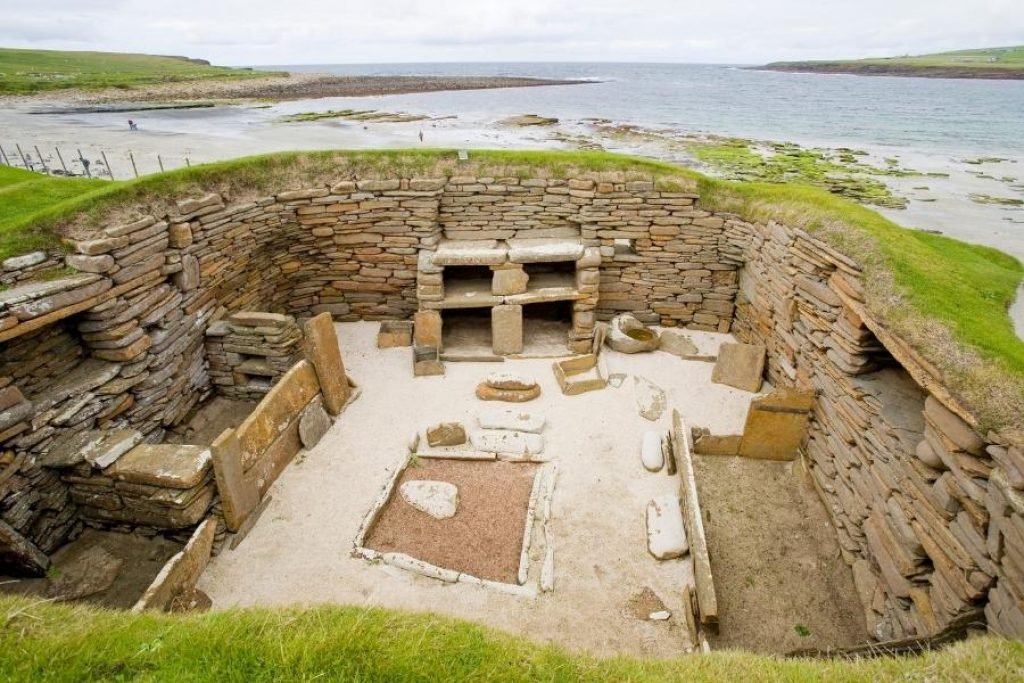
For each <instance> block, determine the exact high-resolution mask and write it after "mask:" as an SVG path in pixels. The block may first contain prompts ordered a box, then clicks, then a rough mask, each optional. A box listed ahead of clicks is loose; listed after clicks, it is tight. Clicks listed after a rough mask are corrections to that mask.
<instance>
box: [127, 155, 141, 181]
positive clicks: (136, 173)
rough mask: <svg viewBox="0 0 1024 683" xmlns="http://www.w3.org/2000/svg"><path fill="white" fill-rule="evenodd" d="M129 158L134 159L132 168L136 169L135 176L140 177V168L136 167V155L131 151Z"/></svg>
mask: <svg viewBox="0 0 1024 683" xmlns="http://www.w3.org/2000/svg"><path fill="white" fill-rule="evenodd" d="M128 158H129V159H131V160H132V170H133V171H135V177H136V178H138V177H139V169H138V168H136V167H135V155H134V154H132V153H131V152H130V151H129V152H128Z"/></svg>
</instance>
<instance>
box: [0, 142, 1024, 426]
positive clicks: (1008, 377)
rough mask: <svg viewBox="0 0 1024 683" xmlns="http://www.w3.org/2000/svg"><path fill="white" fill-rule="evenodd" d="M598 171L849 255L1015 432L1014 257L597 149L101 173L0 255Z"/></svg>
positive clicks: (807, 195) (875, 290) (976, 397)
mask: <svg viewBox="0 0 1024 683" xmlns="http://www.w3.org/2000/svg"><path fill="white" fill-rule="evenodd" d="M601 172H616V173H619V174H621V175H622V176H623V177H625V178H626V179H648V180H649V179H651V178H654V179H655V181H656V183H657V185H658V186H659V187H660V188H662V189H667V190H674V191H684V192H696V193H698V194H699V195H700V197H701V204H702V206H703V207H704V208H707V209H711V210H715V211H727V212H732V213H735V214H738V215H739V216H741V217H743V218H745V219H746V220H751V221H766V220H769V219H774V220H777V221H779V222H781V223H785V224H787V225H790V226H792V227H797V228H802V229H805V230H807V231H808V232H810V233H812V234H814V235H815V236H817V237H818V238H820V239H822V240H823V241H825V242H827V243H828V244H830V245H832V246H833V247H835V248H836V249H837V250H839V251H840V252H842V253H845V254H847V255H848V256H850V257H851V258H853V259H854V260H856V261H857V262H858V263H859V264H861V266H862V267H863V268H864V270H865V278H864V283H865V294H866V300H867V306H868V308H869V310H870V311H871V312H872V315H873V316H874V317H875V318H876V319H877V320H878V321H879V322H881V323H883V324H885V325H886V326H887V327H888V328H889V329H890V330H892V331H893V332H894V333H895V334H897V335H899V336H900V337H902V338H903V339H904V340H906V341H907V342H908V343H909V344H910V345H911V346H912V347H913V348H915V349H916V350H917V351H918V352H919V353H921V355H922V356H924V357H925V358H928V359H929V361H930V362H932V363H934V364H935V366H936V367H937V368H938V369H939V371H940V372H941V373H942V375H943V377H944V383H945V384H946V385H947V387H948V388H949V389H950V390H951V391H952V392H953V393H954V394H955V395H957V396H958V397H959V398H960V399H961V400H962V401H963V402H964V403H965V404H966V405H967V406H969V407H970V408H971V410H972V411H973V412H974V413H975V415H976V416H977V417H978V419H979V421H980V423H981V425H982V428H984V429H987V428H1000V429H1004V428H1016V429H1024V342H1022V341H1021V340H1020V339H1019V338H1018V337H1017V335H1016V333H1015V332H1014V329H1013V324H1012V322H1011V320H1010V319H1009V316H1008V315H1007V310H1008V308H1009V306H1010V304H1011V303H1012V302H1013V300H1014V298H1015V296H1016V293H1017V288H1018V286H1019V284H1020V282H1021V279H1022V277H1024V266H1022V265H1021V263H1020V262H1019V261H1017V260H1016V259H1014V258H1013V257H1011V256H1008V255H1006V254H1004V253H1002V252H1000V251H997V250H995V249H991V248H987V247H982V246H977V245H971V244H966V243H964V242H959V241H957V240H953V239H949V238H947V237H943V236H941V235H935V234H931V233H926V232H923V231H917V230H908V229H904V228H901V227H899V226H898V225H896V224H894V223H892V222H891V221H889V220H887V219H885V218H883V217H882V216H881V215H879V214H878V213H876V212H874V211H871V210H870V209H867V208H865V207H863V206H859V205H857V204H854V203H852V202H849V201H846V200H844V199H842V198H840V197H836V196H834V195H832V194H830V193H828V192H826V191H824V190H821V189H818V188H813V187H807V186H804V185H796V184H783V185H773V184H766V183H736V182H729V181H724V180H719V179H713V178H708V177H705V176H703V175H700V174H698V173H695V172H693V171H689V170H686V169H681V168H678V167H675V166H671V165H668V164H664V163H660V162H654V161H648V160H643V159H636V158H631V157H624V156H620V155H615V154H609V153H605V152H555V151H545V152H519V151H472V152H470V160H469V161H468V162H459V161H457V159H456V155H455V153H454V152H453V151H451V150H414V151H413V150H387V151H327V152H305V153H284V154H273V155H264V156H257V157H249V158H244V159H235V160H231V161H225V162H220V163H216V164H209V165H205V166H196V167H193V168H191V169H180V170H176V171H171V172H168V173H163V174H159V175H152V176H145V177H143V178H140V179H138V180H134V181H129V182H118V183H111V182H107V183H105V184H104V185H102V186H101V187H100V188H99V189H97V190H95V191H91V192H86V193H84V194H81V195H80V196H77V197H74V198H72V199H67V200H63V201H61V200H57V201H55V200H54V197H53V196H52V195H51V194H50V193H49V192H47V193H45V194H40V195H39V196H38V197H36V201H35V204H34V206H33V207H32V209H31V210H30V208H29V207H24V208H23V209H22V211H21V213H22V217H21V218H15V219H10V220H5V221H4V224H3V229H2V230H0V257H6V256H9V255H12V254H16V253H23V251H24V247H25V245H32V246H34V247H36V248H38V247H39V246H43V245H45V244H50V245H54V244H58V243H59V237H60V235H61V234H67V233H77V232H86V231H88V230H91V229H94V228H95V227H98V226H101V225H103V224H104V223H105V221H111V220H124V219H127V218H131V217H133V216H134V215H136V214H138V213H163V212H166V211H168V210H169V209H171V208H172V207H173V204H174V199H176V198H181V197H183V196H196V195H200V194H205V193H207V192H210V191H219V192H222V193H224V194H225V195H226V196H228V197H230V198H231V199H232V201H240V200H243V199H246V198H255V197H258V196H261V195H265V194H268V193H271V192H274V191H279V190H281V189H289V188H301V187H309V186H311V185H323V184H328V183H331V182H334V181H337V180H342V179H349V178H379V177H385V176H391V177H396V176H407V177H409V176H419V177H431V176H433V177H439V176H453V175H490V176H493V177H496V178H501V177H519V178H526V177H561V178H564V177H570V176H574V175H578V174H588V173H601ZM52 182H56V183H64V182H75V181H68V180H53V181H52ZM26 201H28V200H27V199H25V200H22V204H23V205H24V204H25V203H26ZM28 203H29V204H31V202H30V201H29V202H28ZM112 216H113V217H114V218H111V217H112Z"/></svg>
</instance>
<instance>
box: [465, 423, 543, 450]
mask: <svg viewBox="0 0 1024 683" xmlns="http://www.w3.org/2000/svg"><path fill="white" fill-rule="evenodd" d="M469 438H470V442H471V443H472V444H473V448H475V449H477V450H478V451H484V452H487V453H510V454H513V455H519V454H525V453H530V454H532V455H536V454H538V453H543V452H544V437H542V436H541V435H540V434H531V433H529V432H515V431H511V430H507V429H481V430H477V431H475V432H473V433H472V434H471V435H470V437H469Z"/></svg>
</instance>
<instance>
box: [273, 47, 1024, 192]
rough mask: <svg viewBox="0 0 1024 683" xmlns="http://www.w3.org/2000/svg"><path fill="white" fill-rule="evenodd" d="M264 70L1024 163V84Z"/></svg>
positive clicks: (592, 70)
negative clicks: (409, 81)
mask: <svg viewBox="0 0 1024 683" xmlns="http://www.w3.org/2000/svg"><path fill="white" fill-rule="evenodd" d="M260 68H282V69H286V70H288V71H292V72H302V71H308V72H317V73H333V74H340V75H376V76H389V75H424V76H459V75H476V76H531V77H537V78H550V79H579V80H589V81H593V83H591V84H587V85H585V86H566V87H553V88H525V89H524V88H517V89H510V90H476V91H453V92H434V93H420V94H410V95H400V96H392V97H377V98H367V100H368V101H372V102H373V103H374V104H376V105H379V106H381V107H383V106H386V105H387V104H389V103H394V104H400V105H401V108H402V110H403V111H414V112H424V113H427V112H429V113H432V114H438V115H459V116H466V117H479V118H494V117H500V116H503V115H509V116H510V115H515V114H522V113H537V114H541V115H543V116H554V117H557V118H560V119H570V120H580V119H586V118H601V119H610V120H613V121H616V122H629V123H634V124H638V125H642V126H649V127H659V128H660V127H664V128H672V129H678V130H680V131H684V132H693V133H714V134H722V135H733V136H739V137H749V138H758V139H765V140H775V141H792V142H797V143H800V144H810V145H822V146H831V147H842V146H845V147H855V146H857V145H871V146H883V147H890V148H896V149H898V148H905V149H907V150H916V151H923V152H937V153H944V154H950V155H954V156H959V157H969V156H1013V157H1017V156H1024V80H1019V81H991V80H968V79H934V78H897V77H875V76H872V77H864V76H854V75H843V74H837V75H831V74H828V75H826V74H795V73H782V72H773V71H763V70H754V69H749V68H745V67H743V66H735V65H710V64H615V63H594V64H589V63H539V62H538V63H515V64H505V63H479V64H472V63H459V64H311V65H276V67H260ZM1022 175H1024V172H1022Z"/></svg>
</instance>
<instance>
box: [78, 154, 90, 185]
mask: <svg viewBox="0 0 1024 683" xmlns="http://www.w3.org/2000/svg"><path fill="white" fill-rule="evenodd" d="M78 160H79V161H81V162H82V168H84V169H85V177H87V178H92V172H91V171H90V170H89V162H88V161H86V159H85V157H84V156H82V150H81V149H79V150H78Z"/></svg>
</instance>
